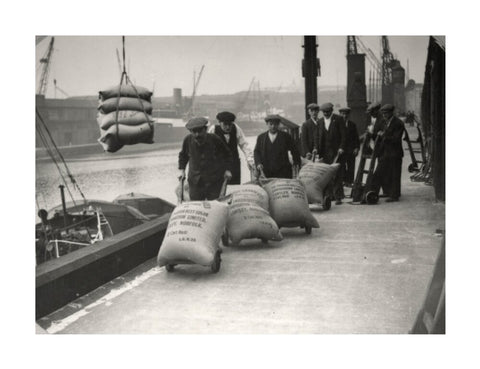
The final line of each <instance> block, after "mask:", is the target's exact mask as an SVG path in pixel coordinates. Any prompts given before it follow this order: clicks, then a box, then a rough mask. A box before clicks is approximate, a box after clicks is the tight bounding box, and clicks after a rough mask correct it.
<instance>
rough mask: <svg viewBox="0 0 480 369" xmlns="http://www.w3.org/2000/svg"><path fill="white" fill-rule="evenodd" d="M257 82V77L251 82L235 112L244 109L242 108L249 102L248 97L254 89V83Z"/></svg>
mask: <svg viewBox="0 0 480 369" xmlns="http://www.w3.org/2000/svg"><path fill="white" fill-rule="evenodd" d="M254 83H255V77H253V78H252V80H251V82H250V85H249V86H248V90H247V92H246V93H245V96H244V97H243V99H242V100H241V101H240V103H239V104H238V105H237V106H236V108H235V112H236V113H238V112H240V111H242V109H243V108H244V107H245V105H246V104H247V101H248V97H249V96H250V92H251V91H252V89H253V85H254Z"/></svg>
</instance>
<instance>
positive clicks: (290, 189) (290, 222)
mask: <svg viewBox="0 0 480 369" xmlns="http://www.w3.org/2000/svg"><path fill="white" fill-rule="evenodd" d="M264 188H265V190H266V191H267V193H268V197H269V199H270V201H269V203H270V215H271V216H272V218H273V220H275V222H276V223H277V225H278V227H297V226H300V227H312V228H319V225H318V222H317V220H316V219H315V218H314V217H313V215H312V213H311V212H310V209H309V208H308V201H307V195H306V192H305V187H304V185H303V183H302V182H301V181H300V180H298V179H283V178H277V179H274V180H272V181H269V182H268V183H266V184H265V185H264Z"/></svg>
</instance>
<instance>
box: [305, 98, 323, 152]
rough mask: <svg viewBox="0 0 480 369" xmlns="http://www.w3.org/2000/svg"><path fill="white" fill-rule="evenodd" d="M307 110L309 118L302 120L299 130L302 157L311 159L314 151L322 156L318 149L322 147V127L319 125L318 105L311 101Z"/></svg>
mask: <svg viewBox="0 0 480 369" xmlns="http://www.w3.org/2000/svg"><path fill="white" fill-rule="evenodd" d="M307 111H308V115H309V116H310V118H309V119H308V120H307V121H305V122H303V124H302V128H301V132H300V141H301V144H302V146H301V151H302V152H301V154H302V156H303V157H304V158H307V159H308V160H311V159H312V156H313V154H314V153H315V154H318V155H320V156H323V153H320V149H321V148H323V146H322V145H321V143H320V140H321V138H322V137H323V132H322V131H323V127H321V126H320V122H319V118H318V113H319V112H320V107H319V106H318V105H317V104H315V103H311V104H308V105H307Z"/></svg>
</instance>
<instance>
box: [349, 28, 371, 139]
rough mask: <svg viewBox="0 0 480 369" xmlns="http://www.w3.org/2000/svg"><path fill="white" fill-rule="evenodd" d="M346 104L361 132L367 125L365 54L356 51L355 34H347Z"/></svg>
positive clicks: (351, 117)
mask: <svg viewBox="0 0 480 369" xmlns="http://www.w3.org/2000/svg"><path fill="white" fill-rule="evenodd" d="M347 105H348V107H349V108H350V109H351V111H350V119H351V120H352V121H353V122H355V123H356V124H357V128H358V130H359V131H360V132H363V131H364V130H365V128H366V125H367V115H366V113H365V111H366V109H367V86H366V85H365V54H360V53H358V49H357V42H356V37H355V36H347Z"/></svg>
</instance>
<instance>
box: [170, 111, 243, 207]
mask: <svg viewBox="0 0 480 369" xmlns="http://www.w3.org/2000/svg"><path fill="white" fill-rule="evenodd" d="M207 124H208V120H207V119H206V118H203V117H194V118H192V119H190V120H189V121H188V123H187V124H186V128H187V129H188V130H189V131H190V134H189V135H187V136H186V137H185V139H184V140H183V144H182V150H181V151H180V153H179V155H178V168H179V169H180V179H183V178H185V168H186V167H187V163H188V166H189V170H188V185H189V195H190V200H192V201H193V200H201V201H203V200H215V199H217V198H218V197H219V195H220V190H221V188H222V184H223V181H224V179H227V180H230V179H231V178H232V173H231V168H232V160H233V158H232V153H231V152H230V149H229V148H228V147H227V145H226V144H225V142H223V141H222V140H221V139H220V138H219V137H218V136H217V135H214V134H210V133H207Z"/></svg>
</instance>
